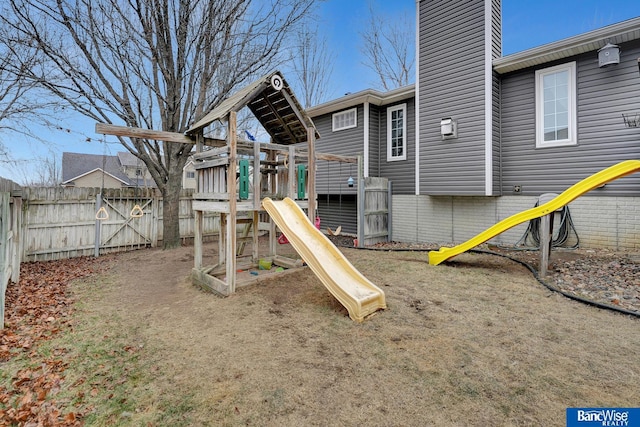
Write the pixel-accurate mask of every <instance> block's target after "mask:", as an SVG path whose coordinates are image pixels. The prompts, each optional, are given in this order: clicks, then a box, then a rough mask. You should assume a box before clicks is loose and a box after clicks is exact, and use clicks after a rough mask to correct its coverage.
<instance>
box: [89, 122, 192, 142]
mask: <svg viewBox="0 0 640 427" xmlns="http://www.w3.org/2000/svg"><path fill="white" fill-rule="evenodd" d="M96 133H101V134H103V135H115V136H126V137H129V138H142V139H152V140H155V141H168V142H179V143H182V144H195V143H196V141H195V139H192V138H190V137H188V136H186V135H183V134H181V133H177V132H165V131H160V130H149V129H142V128H133V127H127V126H115V125H109V124H105V123H96Z"/></svg>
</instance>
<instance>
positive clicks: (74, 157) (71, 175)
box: [62, 152, 130, 184]
mask: <svg viewBox="0 0 640 427" xmlns="http://www.w3.org/2000/svg"><path fill="white" fill-rule="evenodd" d="M96 169H98V170H100V171H104V172H105V173H108V174H109V175H111V176H113V177H114V178H116V179H118V180H120V181H122V182H123V183H124V184H129V181H130V180H129V178H127V176H126V175H125V174H124V172H122V170H121V168H120V162H119V160H118V157H117V156H104V155H100V154H84V153H70V152H64V153H62V183H63V184H67V183H69V182H71V181H73V180H74V179H78V178H80V177H82V176H84V175H87V174H88V173H91V172H93V171H95V170H96Z"/></svg>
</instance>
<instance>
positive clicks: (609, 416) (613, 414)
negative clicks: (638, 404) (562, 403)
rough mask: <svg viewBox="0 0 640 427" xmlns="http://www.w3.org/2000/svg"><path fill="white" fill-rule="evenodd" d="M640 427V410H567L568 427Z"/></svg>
mask: <svg viewBox="0 0 640 427" xmlns="http://www.w3.org/2000/svg"><path fill="white" fill-rule="evenodd" d="M592 426H593V427H595V426H598V427H612V426H615V427H640V408H567V427H592Z"/></svg>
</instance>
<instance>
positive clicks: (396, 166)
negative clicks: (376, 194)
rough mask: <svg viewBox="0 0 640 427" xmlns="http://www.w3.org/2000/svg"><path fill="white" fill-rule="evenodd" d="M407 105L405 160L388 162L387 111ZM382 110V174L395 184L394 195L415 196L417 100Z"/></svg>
mask: <svg viewBox="0 0 640 427" xmlns="http://www.w3.org/2000/svg"><path fill="white" fill-rule="evenodd" d="M401 104H406V114H407V115H406V117H405V122H406V125H407V134H406V135H405V140H404V143H405V151H406V154H407V158H406V159H405V160H396V161H392V162H389V161H387V143H388V141H387V110H388V109H389V108H390V107H395V106H397V105H401ZM379 108H380V114H379V117H380V174H379V175H377V176H381V177H384V178H388V179H389V180H391V182H392V183H393V194H415V188H416V186H415V181H416V179H415V176H416V175H415V170H416V161H415V159H416V148H415V145H416V144H415V140H416V136H415V135H416V126H415V124H416V123H415V122H416V121H415V98H410V99H407V100H404V101H401V102H397V103H395V104H389V105H384V106H382V107H379Z"/></svg>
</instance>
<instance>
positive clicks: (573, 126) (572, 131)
mask: <svg viewBox="0 0 640 427" xmlns="http://www.w3.org/2000/svg"><path fill="white" fill-rule="evenodd" d="M563 70H568V71H569V106H568V110H569V120H568V123H569V137H568V138H567V139H563V140H559V141H545V140H544V117H543V109H542V106H543V104H544V102H543V91H544V89H543V85H542V79H543V77H544V76H545V75H547V74H551V73H557V72H558V71H563ZM576 99H577V91H576V63H575V61H574V62H569V63H566V64H561V65H556V66H554V67H549V68H543V69H541V70H536V148H547V147H562V146H566V145H577V144H578V137H577V135H578V120H577V116H578V113H577V101H576Z"/></svg>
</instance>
